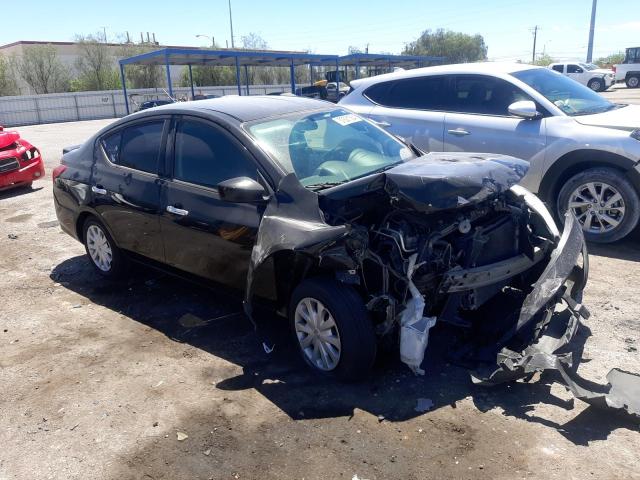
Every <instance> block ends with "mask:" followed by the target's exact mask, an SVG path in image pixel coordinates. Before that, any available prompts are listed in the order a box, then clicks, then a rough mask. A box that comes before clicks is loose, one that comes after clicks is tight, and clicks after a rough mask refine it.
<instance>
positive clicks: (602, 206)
mask: <svg viewBox="0 0 640 480" xmlns="http://www.w3.org/2000/svg"><path fill="white" fill-rule="evenodd" d="M567 210H571V211H572V213H573V214H574V215H575V216H576V218H577V219H578V221H579V222H580V224H581V225H582V230H583V232H584V236H585V238H586V239H587V240H588V241H591V242H595V243H610V242H615V241H617V240H620V239H622V238H623V237H625V236H626V235H628V234H629V233H630V232H631V231H632V230H633V229H634V228H635V227H636V225H637V224H638V218H639V217H640V200H639V199H638V193H637V192H636V190H635V188H634V187H633V185H632V184H631V182H630V181H629V180H628V179H627V178H626V177H625V176H624V173H622V172H620V171H619V170H615V169H612V168H592V169H589V170H585V171H584V172H580V173H578V174H577V175H574V176H573V177H571V178H570V179H569V180H568V181H567V182H566V183H565V184H564V186H563V187H562V189H561V190H560V193H559V195H558V199H557V212H558V215H559V217H560V218H561V219H562V218H564V213H565V212H566V211H567Z"/></svg>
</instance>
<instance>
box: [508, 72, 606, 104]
mask: <svg viewBox="0 0 640 480" xmlns="http://www.w3.org/2000/svg"><path fill="white" fill-rule="evenodd" d="M511 75H513V76H514V77H516V78H517V79H518V80H520V81H522V82H524V83H526V84H527V85H529V86H530V87H532V88H534V89H535V90H537V91H538V92H540V93H541V94H542V95H544V96H545V97H546V98H547V99H548V100H549V101H551V102H553V103H554V104H555V105H556V106H557V107H558V108H560V109H561V110H562V111H563V112H564V113H566V114H567V115H570V116H576V115H589V114H592V113H602V112H606V111H609V110H613V109H614V108H618V105H616V104H615V103H611V102H609V101H608V100H605V99H604V98H603V97H601V96H600V95H599V94H597V93H596V92H594V91H593V90H591V89H590V88H588V87H585V86H584V85H581V84H580V83H578V82H576V81H575V80H572V79H571V78H569V77H565V76H564V75H560V74H559V73H557V72H555V71H553V70H548V69H546V68H532V69H529V70H522V71H519V72H515V73H512V74H511Z"/></svg>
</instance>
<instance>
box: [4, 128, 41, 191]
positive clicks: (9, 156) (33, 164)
mask: <svg viewBox="0 0 640 480" xmlns="http://www.w3.org/2000/svg"><path fill="white" fill-rule="evenodd" d="M43 176H44V162H43V161H42V156H41V155H40V150H38V149H37V148H36V147H34V146H33V145H31V144H30V143H29V142H27V141H26V140H25V139H23V138H20V134H18V132H15V131H6V130H4V129H3V127H2V126H0V190H5V189H8V188H13V187H19V186H22V185H28V184H30V183H31V182H33V181H34V180H38V179H40V178H42V177H43Z"/></svg>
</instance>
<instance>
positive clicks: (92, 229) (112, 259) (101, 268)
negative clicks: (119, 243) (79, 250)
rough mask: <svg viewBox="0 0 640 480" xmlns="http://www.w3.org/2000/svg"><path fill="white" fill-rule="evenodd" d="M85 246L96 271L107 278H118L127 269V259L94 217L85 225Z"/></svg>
mask: <svg viewBox="0 0 640 480" xmlns="http://www.w3.org/2000/svg"><path fill="white" fill-rule="evenodd" d="M82 238H83V241H84V248H85V250H86V251H87V255H89V258H90V259H91V264H92V265H93V267H94V268H95V269H96V271H97V272H98V273H99V274H100V275H102V276H104V277H107V278H112V279H115V278H118V277H119V276H121V275H122V273H123V272H124V269H125V265H126V260H125V258H124V256H123V254H122V252H121V251H120V249H119V248H118V247H116V245H115V242H114V241H113V239H112V238H111V235H109V232H108V231H107V229H106V228H105V227H104V225H102V223H100V222H99V221H98V220H97V219H95V218H94V217H90V218H88V219H87V220H86V221H85V222H84V227H83V237H82Z"/></svg>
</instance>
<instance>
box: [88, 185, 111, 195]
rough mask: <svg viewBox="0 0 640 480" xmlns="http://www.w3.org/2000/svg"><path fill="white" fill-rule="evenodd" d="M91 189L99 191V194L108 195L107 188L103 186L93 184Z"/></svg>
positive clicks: (95, 191)
mask: <svg viewBox="0 0 640 480" xmlns="http://www.w3.org/2000/svg"><path fill="white" fill-rule="evenodd" d="M91 191H92V192H93V193H97V194H98V195H106V194H107V190H106V189H104V188H102V187H98V186H96V185H92V186H91Z"/></svg>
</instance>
